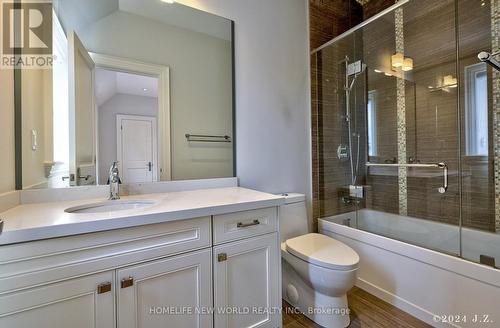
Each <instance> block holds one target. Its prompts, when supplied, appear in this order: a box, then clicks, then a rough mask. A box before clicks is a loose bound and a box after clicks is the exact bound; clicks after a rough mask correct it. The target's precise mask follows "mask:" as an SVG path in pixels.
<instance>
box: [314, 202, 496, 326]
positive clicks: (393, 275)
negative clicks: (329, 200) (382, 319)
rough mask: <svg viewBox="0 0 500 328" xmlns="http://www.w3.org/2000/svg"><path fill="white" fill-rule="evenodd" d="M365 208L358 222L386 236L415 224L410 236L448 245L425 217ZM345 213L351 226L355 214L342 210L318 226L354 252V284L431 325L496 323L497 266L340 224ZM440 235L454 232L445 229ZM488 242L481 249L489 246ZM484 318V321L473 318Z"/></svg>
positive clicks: (441, 227) (408, 229)
mask: <svg viewBox="0 0 500 328" xmlns="http://www.w3.org/2000/svg"><path fill="white" fill-rule="evenodd" d="M370 212H371V211H370V210H362V211H359V212H358V217H357V220H358V221H357V224H358V226H360V225H361V226H363V227H364V228H366V227H368V226H369V227H370V229H375V230H374V231H376V232H377V233H382V232H384V233H385V234H386V236H390V233H396V232H399V238H401V239H403V238H406V237H408V235H406V234H404V233H403V232H405V233H407V234H409V235H412V234H411V229H413V228H417V230H415V233H414V234H413V238H415V236H426V237H427V238H428V239H426V240H421V242H435V243H436V244H435V245H436V246H437V245H439V246H440V248H442V247H445V246H446V245H450V244H449V242H450V240H444V239H447V238H444V239H443V240H441V243H439V242H438V239H436V238H433V235H432V234H433V231H435V233H436V234H438V235H441V236H443V234H442V233H443V232H442V231H441V230H440V229H443V228H445V227H443V226H432V224H433V223H432V222H430V226H427V225H426V222H428V221H425V220H420V221H422V222H418V223H419V224H418V225H416V224H415V223H416V222H413V221H412V220H418V219H410V221H409V222H403V221H404V220H405V218H404V217H402V216H398V217H399V220H400V221H398V220H396V218H394V217H392V216H391V214H385V218H384V216H381V215H379V214H380V212H376V213H370ZM373 212H375V211H373ZM370 214H371V215H370ZM396 216H397V215H396ZM348 218H351V220H352V221H351V224H352V225H353V226H354V224H356V222H355V221H354V220H355V219H356V215H355V213H347V214H343V215H339V216H335V217H331V218H326V219H320V220H319V230H320V232H321V233H323V234H325V235H328V236H330V237H332V238H335V239H337V240H339V241H341V242H344V243H345V244H347V245H349V246H350V247H352V248H353V249H354V250H355V251H356V252H357V253H358V254H359V257H360V259H361V260H360V264H359V272H358V279H357V282H356V285H357V286H358V287H360V288H362V289H364V290H366V291H368V292H370V293H372V294H374V295H376V296H378V297H379V298H381V299H383V300H385V301H387V302H389V303H391V304H393V305H395V306H397V307H398V308H400V309H402V310H403V311H406V312H408V313H410V314H412V315H414V316H415V317H417V318H419V319H420V320H423V321H425V322H427V323H429V324H430V325H432V326H434V327H450V326H454V327H478V326H482V327H491V328H495V327H498V323H499V322H500V313H499V312H498V304H500V270H497V269H494V268H490V267H487V266H483V265H479V264H476V263H473V262H469V261H466V260H463V259H461V258H458V257H455V256H450V255H446V254H443V253H439V252H436V251H432V250H429V249H426V248H422V247H419V246H414V245H411V244H407V243H404V242H401V241H397V240H394V239H390V238H387V237H383V236H379V235H376V234H373V233H369V232H366V231H361V230H357V229H354V228H350V227H347V226H345V225H342V224H339V223H341V222H343V220H345V219H348ZM406 219H408V218H406ZM467 233H470V232H466V234H467ZM445 235H449V236H453V235H454V233H453V231H448V234H445ZM393 238H398V237H397V236H396V235H394V236H393ZM483 245H484V246H486V245H487V244H483ZM490 246H491V247H494V246H492V245H490ZM491 247H488V248H487V249H485V251H487V250H489V251H493V250H492V249H491ZM449 250H450V251H453V250H454V248H450V249H449ZM443 318H446V320H449V319H450V318H452V319H453V320H452V321H453V322H451V323H449V322H448V323H443V322H442V321H443ZM485 319H486V320H489V322H482V323H477V320H485ZM474 320H476V322H474Z"/></svg>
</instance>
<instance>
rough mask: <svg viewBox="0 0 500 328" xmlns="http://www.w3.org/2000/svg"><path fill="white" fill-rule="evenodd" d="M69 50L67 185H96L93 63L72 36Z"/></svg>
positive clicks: (77, 40) (77, 39)
mask: <svg viewBox="0 0 500 328" xmlns="http://www.w3.org/2000/svg"><path fill="white" fill-rule="evenodd" d="M68 47H69V49H68V50H69V131H70V135H69V173H70V175H69V181H70V182H69V183H70V185H71V186H79V185H91V184H92V185H93V184H95V169H96V162H95V161H96V146H95V145H96V141H95V125H96V124H95V120H96V117H95V93H94V82H95V75H94V74H95V63H94V61H93V60H92V58H91V57H90V55H89V53H88V52H87V49H85V47H84V45H83V44H82V42H81V41H80V39H79V38H78V36H77V35H76V33H75V32H70V33H69V36H68Z"/></svg>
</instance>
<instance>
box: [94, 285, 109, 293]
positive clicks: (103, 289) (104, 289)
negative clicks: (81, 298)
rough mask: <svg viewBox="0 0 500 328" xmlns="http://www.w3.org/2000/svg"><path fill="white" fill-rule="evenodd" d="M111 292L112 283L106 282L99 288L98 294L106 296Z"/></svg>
mask: <svg viewBox="0 0 500 328" xmlns="http://www.w3.org/2000/svg"><path fill="white" fill-rule="evenodd" d="M110 291H111V283H110V282H105V283H104V284H100V285H99V286H97V294H104V293H107V292H110Z"/></svg>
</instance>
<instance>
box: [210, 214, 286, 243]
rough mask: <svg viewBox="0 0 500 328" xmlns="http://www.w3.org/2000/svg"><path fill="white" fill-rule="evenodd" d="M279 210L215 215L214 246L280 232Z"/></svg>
mask: <svg viewBox="0 0 500 328" xmlns="http://www.w3.org/2000/svg"><path fill="white" fill-rule="evenodd" d="M278 224H279V223H278V208H277V207H268V208H263V209H258V210H251V211H244V212H237V213H230V214H223V215H214V216H213V230H214V244H216V245H217V244H221V243H225V242H228V241H233V240H238V239H243V238H248V237H252V236H258V235H263V234H266V233H270V232H275V231H278Z"/></svg>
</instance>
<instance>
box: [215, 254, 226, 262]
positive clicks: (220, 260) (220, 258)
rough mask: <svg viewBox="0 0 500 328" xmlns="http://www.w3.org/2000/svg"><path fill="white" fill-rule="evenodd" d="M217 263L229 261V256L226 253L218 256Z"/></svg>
mask: <svg viewBox="0 0 500 328" xmlns="http://www.w3.org/2000/svg"><path fill="white" fill-rule="evenodd" d="M217 261H218V262H224V261H227V254H226V253H220V254H217Z"/></svg>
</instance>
